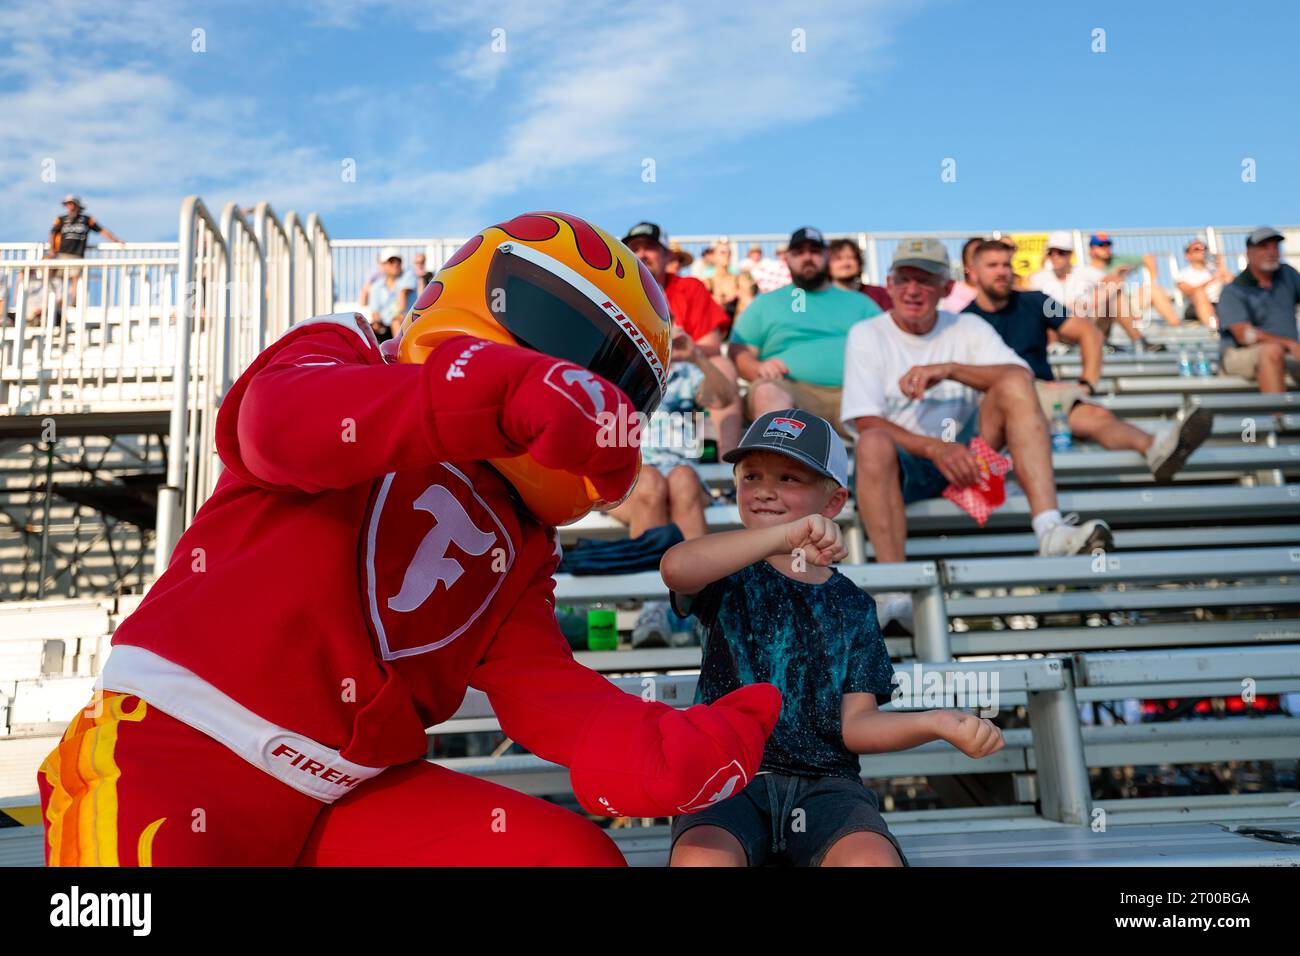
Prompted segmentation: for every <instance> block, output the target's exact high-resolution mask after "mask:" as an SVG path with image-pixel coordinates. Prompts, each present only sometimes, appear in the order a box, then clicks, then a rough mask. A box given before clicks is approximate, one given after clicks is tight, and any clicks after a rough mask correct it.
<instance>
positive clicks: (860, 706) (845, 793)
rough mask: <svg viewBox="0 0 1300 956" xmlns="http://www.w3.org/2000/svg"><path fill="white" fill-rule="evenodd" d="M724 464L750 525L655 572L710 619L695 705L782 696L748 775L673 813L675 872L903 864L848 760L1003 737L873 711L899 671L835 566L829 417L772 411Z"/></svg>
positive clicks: (863, 602)
mask: <svg viewBox="0 0 1300 956" xmlns="http://www.w3.org/2000/svg"><path fill="white" fill-rule="evenodd" d="M723 457H724V459H725V460H726V461H728V462H731V463H734V464H735V465H736V469H735V476H736V497H737V503H738V505H739V508H740V521H741V523H742V524H743V525H744V526H745V527H744V529H743V530H741V531H726V532H722V533H720V534H710V535H705V536H704V537H701V538H696V539H694V540H692V541H685V542H682V543H681V544H678V545H676V546H674V547H673V548H671V549H670V550H669V551H668V553H667V554H665V555H664V558H663V562H662V563H661V565H660V571H661V573H662V574H663V578H664V581H665V583H667V585H668V587H669V589H670V591H671V592H672V594H671V597H672V601H673V604H674V607H675V609H676V610H677V612H678V613H680V614H686V613H694V614H696V615H698V617H699V619H700V621H701V623H702V624H703V626H704V630H705V638H704V657H703V661H702V664H701V667H700V682H699V687H698V690H697V691H696V701H697V702H709V701H713V700H716V699H717V698H718V697H720V696H722V695H723V694H725V693H727V692H728V691H731V690H734V689H736V688H737V687H741V686H744V685H747V684H751V683H754V682H758V681H768V682H771V683H773V684H775V685H776V686H777V687H778V688H779V689H780V690H781V694H782V699H783V701H784V703H783V706H782V710H781V716H780V719H779V720H778V722H777V725H776V729H775V730H774V731H773V733H772V736H771V737H770V738H769V739H768V742H767V747H766V749H765V751H764V753H763V762H762V764H761V766H760V768H759V771H758V774H756V775H755V778H754V780H753V781H752V782H751V783H750V784H749V785H748V786H747V787H745V789H744V790H742V791H741V792H740V793H739V794H736V795H734V796H732V797H731V798H730V799H727V800H722V801H720V802H719V803H717V804H716V805H714V806H712V807H709V808H707V809H705V810H703V811H700V812H698V813H692V814H690V815H688V816H679V817H677V818H676V819H675V820H674V823H673V849H672V858H671V865H672V866H745V865H746V864H748V865H749V866H761V865H763V864H764V863H767V862H769V861H771V862H778V861H779V862H788V863H793V864H795V865H797V866H900V865H905V864H904V857H903V852H902V850H901V849H900V848H899V845H898V841H897V840H896V839H895V838H894V836H893V834H891V833H890V832H889V828H888V827H887V826H886V825H885V821H884V820H883V818H882V817H881V815H880V807H879V803H878V801H877V800H876V796H875V794H873V793H872V792H871V791H870V790H868V789H867V788H866V787H865V786H864V785H863V783H862V778H861V776H860V772H859V771H860V768H859V763H858V757H857V755H858V754H863V753H881V752H884V751H891V750H906V749H908V748H910V747H915V746H918V745H919V744H923V743H926V742H927V741H931V740H947V741H948V742H950V743H951V744H952V745H953V746H955V747H957V748H958V749H959V750H961V751H962V752H963V753H965V754H967V755H968V756H970V757H986V756H988V755H989V754H991V753H994V752H996V751H998V750H1000V749H1002V746H1003V740H1002V733H1001V732H1000V731H999V730H998V729H997V728H996V727H995V726H993V724H991V723H989V722H988V721H987V720H982V719H980V718H979V717H975V716H971V715H967V714H964V713H961V712H960V711H955V710H939V711H929V712H924V713H893V712H890V713H882V712H881V711H880V710H878V709H877V702H878V701H887V700H888V699H889V696H890V693H891V691H892V689H893V687H892V683H893V682H892V677H893V665H892V664H891V663H890V660H889V652H888V651H887V650H886V648H885V643H884V640H883V639H882V638H881V636H880V628H879V626H878V624H877V621H876V604H875V601H873V600H872V599H871V597H870V595H868V594H866V593H865V592H864V591H862V590H861V589H860V588H858V587H857V586H856V585H854V584H853V583H852V582H851V581H849V579H848V578H846V577H845V576H844V575H842V574H840V573H839V572H838V571H836V570H835V569H834V568H832V567H830V565H831V564H832V563H833V562H835V561H839V560H842V559H843V558H844V557H845V556H846V555H847V553H848V552H847V550H846V549H845V547H844V542H843V539H842V538H841V536H840V530H839V527H838V526H837V525H836V524H835V521H834V519H835V516H836V515H837V514H839V512H840V509H841V508H843V507H844V503H845V501H846V500H847V498H848V491H847V485H848V455H847V453H846V452H845V449H844V444H843V442H841V441H840V438H839V436H838V435H836V433H835V431H834V429H833V428H832V427H831V425H830V423H829V422H827V421H826V420H825V419H822V418H818V417H817V416H816V415H813V414H811V413H809V412H806V411H800V410H797V409H786V410H784V411H779V412H772V413H769V414H767V415H764V416H762V417H761V418H759V419H758V420H757V421H756V422H754V424H753V425H751V426H750V428H749V430H748V431H747V432H746V433H745V437H744V438H743V439H742V440H741V443H740V445H739V446H737V447H736V448H735V449H734V450H733V451H730V452H728V453H727V454H726V455H725V456H723Z"/></svg>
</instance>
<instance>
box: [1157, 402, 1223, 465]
mask: <svg viewBox="0 0 1300 956" xmlns="http://www.w3.org/2000/svg"><path fill="white" fill-rule="evenodd" d="M1213 427H1214V413H1213V412H1212V411H1210V410H1209V409H1208V408H1201V407H1200V406H1196V407H1194V408H1188V407H1184V408H1182V409H1181V410H1180V411H1179V412H1178V416H1177V417H1176V418H1175V419H1174V421H1173V422H1172V423H1170V424H1169V425H1168V426H1167V427H1166V428H1165V430H1164V431H1162V432H1161V433H1160V435H1159V436H1158V437H1157V438H1156V440H1155V441H1153V442H1152V443H1151V447H1150V448H1148V449H1147V454H1146V458H1147V467H1148V468H1150V469H1151V474H1153V475H1155V477H1156V481H1161V482H1164V481H1169V480H1170V479H1171V478H1173V477H1174V475H1176V474H1178V470H1179V469H1180V468H1182V467H1183V465H1185V464H1187V459H1188V457H1190V456H1191V454H1192V452H1194V451H1196V449H1198V448H1200V447H1201V443H1202V442H1204V441H1205V439H1207V438H1209V437H1210V430H1211V429H1212V428H1213Z"/></svg>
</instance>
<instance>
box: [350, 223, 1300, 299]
mask: <svg viewBox="0 0 1300 956" xmlns="http://www.w3.org/2000/svg"><path fill="white" fill-rule="evenodd" d="M792 228H793V227H792ZM1253 228H1254V227H1253V226H1202V227H1191V226H1189V227H1187V228H1171V229H1105V228H1104V227H1101V226H1099V227H1096V228H1095V229H1094V230H1090V231H1089V230H1080V229H1075V230H1072V231H1071V232H1072V235H1073V236H1074V244H1075V252H1076V261H1082V262H1086V261H1087V252H1088V237H1089V236H1090V235H1091V232H1094V231H1095V232H1102V231H1105V232H1109V233H1110V236H1111V238H1112V239H1113V240H1114V251H1115V254H1116V255H1118V256H1143V255H1154V256H1155V257H1156V264H1157V271H1158V281H1159V283H1160V284H1161V285H1162V286H1165V287H1169V288H1172V286H1173V269H1174V268H1177V267H1178V266H1179V265H1181V264H1182V261H1183V258H1182V255H1183V250H1184V248H1185V247H1186V246H1187V243H1188V242H1189V241H1191V240H1192V239H1194V238H1198V237H1199V238H1207V239H1208V243H1209V246H1210V254H1211V259H1212V258H1213V255H1214V253H1216V252H1224V253H1225V254H1226V256H1227V262H1228V267H1229V268H1230V269H1234V270H1235V269H1239V268H1242V267H1243V265H1242V263H1243V262H1244V258H1243V257H1244V256H1245V252H1246V236H1247V235H1249V234H1250V231H1251V230H1252V229H1253ZM1278 228H1279V229H1281V230H1282V231H1283V232H1286V233H1288V235H1292V234H1294V235H1295V236H1296V238H1297V240H1300V227H1296V226H1279V227H1278ZM1049 231H1051V230H1048V229H1019V230H1013V229H987V230H969V231H967V230H961V231H955V230H947V231H930V232H915V231H912V232H833V231H827V232H826V233H825V235H826V237H827V238H828V239H839V238H848V239H853V240H854V241H855V242H856V243H857V244H858V247H859V248H860V249H861V250H862V256H863V261H864V263H865V269H864V275H865V277H866V280H867V281H868V282H874V283H883V281H884V277H885V273H886V272H887V271H888V269H889V261H890V258H891V257H892V256H893V253H894V249H895V248H896V247H897V246H898V244H899V243H900V242H902V241H903V240H905V239H914V238H917V237H919V236H930V237H933V238H936V239H939V240H940V241H942V242H943V244H944V245H945V246H946V247H947V249H948V256H949V258H950V259H951V260H952V262H953V265H954V270H956V269H957V267H958V264H959V263H960V262H961V247H962V245H963V244H964V243H965V242H966V240H967V239H969V238H970V237H971V236H975V235H983V236H995V235H997V236H1005V235H1012V234H1014V233H1018V232H1019V233H1047V232H1049ZM615 234H616V235H617V234H619V233H617V232H616V233H615ZM670 237H671V238H672V239H673V241H675V242H677V243H679V244H680V245H681V247H682V249H683V250H685V251H686V252H689V253H691V254H692V255H693V256H695V257H696V259H698V258H699V256H700V253H701V252H703V251H704V250H705V249H707V248H708V247H710V246H712V245H714V244H715V243H716V242H717V241H718V240H719V239H720V238H724V236H723V235H722V234H721V233H716V234H710V235H698V234H697V235H680V236H679V235H674V234H672V233H671V232H670ZM725 238H726V239H727V241H728V243H729V244H730V245H731V261H732V263H733V264H735V265H739V263H740V262H741V261H742V260H743V257H744V256H745V254H746V253H747V252H748V251H749V247H750V246H758V247H759V248H760V249H762V250H763V255H764V256H765V257H771V256H774V255H775V254H776V250H777V249H778V248H779V247H781V246H783V245H785V243H786V242H788V241H789V239H790V233H788V232H784V233H777V232H765V233H744V234H736V233H732V234H728V235H726V236H725ZM464 242H465V240H464V239H438V238H429V239H335V240H333V242H332V246H333V248H334V270H335V273H336V275H337V276H338V289H337V292H338V298H339V301H341V302H354V301H356V299H357V297H358V295H359V294H360V292H361V286H362V285H363V284H364V282H365V280H366V277H367V276H369V275H370V274H372V273H373V272H374V271H375V270H376V269H377V268H378V259H379V251H380V249H382V248H384V247H385V246H392V247H394V248H396V249H397V250H398V252H400V253H401V254H402V265H403V266H404V267H406V268H409V267H410V266H411V260H412V258H413V257H414V255H415V253H417V252H424V251H425V249H426V247H428V249H429V250H430V252H431V253H433V254H434V255H433V257H432V259H431V260H430V261H429V262H428V268H429V269H430V270H431V271H434V272H436V271H437V270H438V268H439V267H440V266H441V265H442V263H443V262H445V261H446V259H447V257H448V256H450V255H451V254H452V253H453V252H455V251H456V250H457V249H459V248H460V247H461V245H463V244H464ZM1294 244H1295V245H1297V246H1300V242H1297V243H1294ZM1283 250H1284V251H1285V252H1287V253H1288V255H1287V258H1288V260H1290V261H1291V262H1293V263H1295V262H1297V261H1300V248H1297V249H1292V250H1287V248H1286V247H1285V246H1284V247H1283ZM1171 264H1172V266H1171ZM1142 281H1146V280H1145V278H1143V279H1142Z"/></svg>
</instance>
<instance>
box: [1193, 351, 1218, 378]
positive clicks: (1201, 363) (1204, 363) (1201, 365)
mask: <svg viewBox="0 0 1300 956" xmlns="http://www.w3.org/2000/svg"><path fill="white" fill-rule="evenodd" d="M1196 374H1197V375H1199V376H1201V377H1205V376H1207V375H1213V374H1214V371H1213V370H1212V369H1211V368H1210V360H1209V359H1208V358H1206V357H1205V349H1197V350H1196Z"/></svg>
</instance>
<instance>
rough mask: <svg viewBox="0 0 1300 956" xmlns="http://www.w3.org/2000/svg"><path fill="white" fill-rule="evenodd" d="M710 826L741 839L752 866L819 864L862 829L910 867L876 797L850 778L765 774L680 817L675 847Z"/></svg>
mask: <svg viewBox="0 0 1300 956" xmlns="http://www.w3.org/2000/svg"><path fill="white" fill-rule="evenodd" d="M798 811H802V812H798ZM781 821H784V826H782V825H781ZM705 825H707V826H715V827H721V828H722V829H724V830H726V831H727V832H728V833H730V834H731V835H732V836H734V837H735V838H736V839H737V840H738V841H740V845H741V846H742V847H744V849H745V855H746V857H747V858H748V860H749V865H750V866H765V865H768V864H781V863H784V864H792V865H794V866H820V865H821V861H822V857H824V856H825V855H826V853H827V851H828V850H830V848H831V847H832V846H834V845H835V843H836V842H837V841H838V840H839V839H840V838H841V837H844V836H846V835H848V834H850V833H857V832H861V831H866V832H868V833H879V834H880V835H881V836H883V837H884V838H885V839H887V840H888V841H889V842H890V843H892V844H893V845H894V849H895V850H896V851H897V852H898V858H899V859H900V860H902V861H903V865H904V866H907V865H908V862H907V857H906V856H904V855H903V848H902V847H901V846H899V845H898V841H897V840H896V839H895V838H894V835H893V834H892V833H890V832H889V827H888V826H886V825H885V820H884V818H883V817H881V815H880V803H879V801H878V800H877V799H876V795H875V794H874V793H872V792H871V791H870V790H868V789H867V787H866V785H865V784H863V782H862V781H861V780H850V779H848V778H847V777H796V776H792V775H790V774H784V773H771V772H766V773H760V774H758V775H757V776H756V777H755V778H754V779H753V780H752V781H751V782H750V784H749V786H747V787H746V788H745V789H744V790H742V791H741V792H740V793H738V794H736V795H735V796H734V797H731V798H729V799H727V800H723V801H722V802H721V803H717V804H714V805H713V806H711V807H707V808H705V809H704V810H701V811H699V812H698V813H689V814H685V815H683V816H680V817H677V818H675V819H674V820H673V832H672V837H673V843H674V844H675V843H676V842H677V839H678V838H679V837H680V836H681V835H682V834H683V833H685V832H686V831H687V830H689V829H691V828H692V827H698V826H705Z"/></svg>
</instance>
